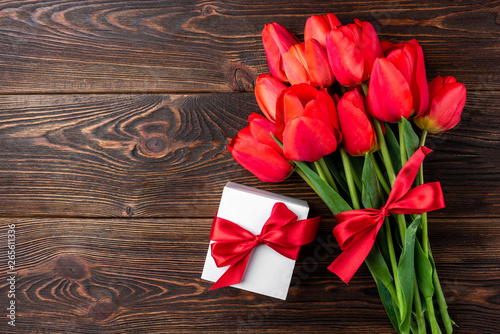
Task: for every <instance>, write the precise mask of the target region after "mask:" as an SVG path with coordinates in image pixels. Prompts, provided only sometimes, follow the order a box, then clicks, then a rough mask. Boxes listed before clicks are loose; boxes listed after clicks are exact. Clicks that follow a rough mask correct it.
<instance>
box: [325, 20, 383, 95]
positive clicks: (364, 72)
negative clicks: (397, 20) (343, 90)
mask: <svg viewBox="0 0 500 334" xmlns="http://www.w3.org/2000/svg"><path fill="white" fill-rule="evenodd" d="M326 49H327V52H328V59H329V63H330V67H331V68H332V70H333V74H334V75H335V77H336V78H337V81H338V82H339V83H340V84H341V85H342V86H346V87H352V86H356V85H358V84H361V83H362V82H364V81H366V80H368V78H369V77H370V73H371V71H372V67H373V63H374V61H375V59H377V58H378V57H382V56H383V52H382V47H381V46H380V42H379V40H378V36H377V32H376V31H375V29H374V28H373V26H372V25H371V24H370V23H369V22H363V21H359V20H355V23H354V24H348V25H345V26H341V27H338V28H337V29H333V30H331V31H330V32H328V34H327V38H326Z"/></svg>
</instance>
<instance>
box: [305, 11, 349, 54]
mask: <svg viewBox="0 0 500 334" xmlns="http://www.w3.org/2000/svg"><path fill="white" fill-rule="evenodd" d="M341 25H342V23H341V22H340V21H339V19H338V18H337V17H336V16H335V15H333V14H332V13H329V14H326V15H313V16H311V17H309V18H308V19H307V21H306V27H305V29H304V40H305V41H307V40H308V39H315V40H317V41H318V42H319V43H320V44H321V46H322V47H324V48H326V35H327V33H328V32H329V31H330V30H332V29H335V28H337V27H340V26H341Z"/></svg>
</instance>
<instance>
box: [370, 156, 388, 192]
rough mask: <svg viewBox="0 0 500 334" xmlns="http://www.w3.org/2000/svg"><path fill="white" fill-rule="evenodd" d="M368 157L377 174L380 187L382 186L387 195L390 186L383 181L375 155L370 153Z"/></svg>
mask: <svg viewBox="0 0 500 334" xmlns="http://www.w3.org/2000/svg"><path fill="white" fill-rule="evenodd" d="M370 159H371V161H372V165H373V167H374V168H375V174H377V178H378V181H379V182H380V184H381V185H382V188H384V191H385V193H386V194H387V195H389V193H390V192H391V188H389V185H388V184H387V182H386V181H385V177H384V175H383V174H382V171H381V170H380V167H379V165H378V163H377V160H376V159H375V156H374V155H373V153H370Z"/></svg>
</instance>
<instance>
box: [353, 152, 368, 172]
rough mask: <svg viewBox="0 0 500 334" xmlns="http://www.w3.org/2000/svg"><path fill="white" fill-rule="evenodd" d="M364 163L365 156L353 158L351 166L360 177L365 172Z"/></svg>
mask: <svg viewBox="0 0 500 334" xmlns="http://www.w3.org/2000/svg"><path fill="white" fill-rule="evenodd" d="M364 163H365V157H364V156H360V157H352V156H351V165H352V167H353V169H354V171H355V172H356V173H357V174H358V175H361V173H362V172H363V166H364Z"/></svg>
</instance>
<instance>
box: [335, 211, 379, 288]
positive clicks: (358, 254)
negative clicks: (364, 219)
mask: <svg viewBox="0 0 500 334" xmlns="http://www.w3.org/2000/svg"><path fill="white" fill-rule="evenodd" d="M382 223H383V220H382ZM382 223H379V224H377V225H375V226H374V227H373V228H371V229H370V230H369V231H367V232H366V233H365V234H364V235H363V236H362V237H360V238H359V239H358V240H356V241H355V242H353V243H351V244H350V245H349V247H348V248H346V249H345V250H344V251H343V252H342V253H341V254H340V255H339V256H338V257H337V258H336V259H335V261H333V262H332V263H331V264H330V265H329V266H328V270H330V271H331V272H333V273H334V274H335V275H337V276H338V277H340V279H342V281H344V283H346V284H349V281H350V280H351V278H352V276H354V274H355V273H356V271H358V269H359V267H361V264H363V262H364V261H365V259H366V257H367V256H368V254H369V253H370V251H371V249H372V247H373V244H374V243H375V239H376V238H377V233H378V231H379V229H380V227H381V226H382Z"/></svg>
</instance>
